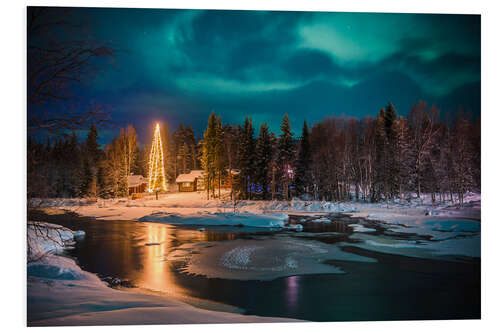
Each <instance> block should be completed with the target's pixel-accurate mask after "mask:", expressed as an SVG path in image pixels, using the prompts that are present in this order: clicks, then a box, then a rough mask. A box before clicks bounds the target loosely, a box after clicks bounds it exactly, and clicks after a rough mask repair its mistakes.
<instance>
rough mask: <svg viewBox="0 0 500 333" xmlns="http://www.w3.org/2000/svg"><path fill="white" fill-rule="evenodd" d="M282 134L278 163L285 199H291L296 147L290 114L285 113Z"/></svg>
mask: <svg viewBox="0 0 500 333" xmlns="http://www.w3.org/2000/svg"><path fill="white" fill-rule="evenodd" d="M280 129H281V134H280V137H279V143H278V163H279V168H280V176H281V177H280V178H281V184H282V191H283V198H284V199H285V200H288V199H289V198H290V179H291V178H292V177H293V170H292V165H293V163H294V156H295V145H294V142H293V133H292V130H291V127H290V120H289V119H288V114H286V113H285V116H284V117H283V122H282V123H281V127H280Z"/></svg>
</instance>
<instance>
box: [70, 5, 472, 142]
mask: <svg viewBox="0 0 500 333" xmlns="http://www.w3.org/2000/svg"><path fill="white" fill-rule="evenodd" d="M75 10H76V11H78V13H79V15H81V16H82V17H85V18H89V20H90V22H91V28H92V31H93V33H94V35H95V36H96V37H98V38H101V39H104V40H110V41H112V42H113V43H114V45H115V46H116V47H117V48H119V49H122V50H124V52H122V53H121V54H120V55H119V56H118V57H117V59H116V61H115V66H114V67H113V68H110V69H108V70H107V71H106V72H105V73H103V75H101V76H100V78H99V79H98V80H97V81H95V82H92V83H91V84H88V85H86V86H85V87H84V88H82V89H81V91H80V94H81V95H82V96H86V98H88V99H91V100H93V101H96V102H103V103H106V104H108V105H110V106H111V107H112V110H113V111H112V116H113V119H114V120H115V121H118V122H120V123H133V124H135V125H136V126H137V127H138V129H139V131H141V129H144V132H145V134H144V135H150V133H149V132H151V130H150V129H149V127H150V125H151V122H152V121H155V120H162V121H166V122H168V123H169V124H171V126H172V127H176V126H177V125H178V124H179V123H180V122H182V123H184V124H190V125H192V126H193V128H194V129H195V131H196V132H197V133H198V134H200V133H201V131H202V129H203V128H204V126H205V124H206V120H207V118H208V115H209V113H210V111H211V110H214V111H215V112H216V113H219V114H221V115H222V119H223V121H224V122H227V123H234V122H241V121H242V120H243V119H244V118H245V116H247V115H249V116H252V118H253V119H254V121H255V122H256V124H255V127H257V126H259V125H260V123H261V122H263V121H266V122H268V123H269V125H270V127H271V129H272V130H274V131H277V130H278V129H279V123H280V121H281V118H282V117H283V114H284V113H285V112H287V113H288V114H289V116H290V118H291V120H292V125H293V129H294V131H295V132H296V133H298V132H299V129H300V127H301V124H302V121H303V120H304V118H306V119H307V120H308V121H309V123H311V124H312V123H314V122H316V121H318V120H321V119H323V118H324V117H325V116H329V115H336V116H341V115H344V116H353V117H364V116H368V115H369V116H376V114H377V112H378V110H379V109H380V108H381V107H383V106H384V105H386V104H387V103H388V102H389V101H391V102H393V103H394V104H395V106H396V108H397V109H398V111H399V113H401V114H406V113H407V112H408V111H409V109H410V108H411V106H412V105H413V103H415V102H416V101H418V100H419V99H423V100H426V101H428V102H429V103H436V105H437V106H438V107H439V108H440V109H441V110H442V112H443V113H446V112H454V111H456V109H457V108H458V106H459V105H461V106H463V108H464V109H470V110H471V111H472V112H473V113H475V114H479V112H480V110H479V109H480V51H481V45H480V16H478V15H428V14H422V15H417V14H371V13H315V12H265V11H215V10H213V11H205V10H160V9H96V8H94V9H88V8H87V9H86V8H80V9H75Z"/></svg>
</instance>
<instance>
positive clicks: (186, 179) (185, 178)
mask: <svg viewBox="0 0 500 333" xmlns="http://www.w3.org/2000/svg"><path fill="white" fill-rule="evenodd" d="M200 177H203V170H191V172H190V173H181V174H180V175H179V176H178V177H177V179H176V180H175V182H176V183H192V182H194V180H195V179H196V178H200Z"/></svg>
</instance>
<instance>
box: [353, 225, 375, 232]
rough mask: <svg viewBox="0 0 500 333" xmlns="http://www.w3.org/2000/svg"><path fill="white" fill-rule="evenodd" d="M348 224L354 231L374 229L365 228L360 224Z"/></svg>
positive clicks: (371, 229) (371, 230) (372, 230)
mask: <svg viewBox="0 0 500 333" xmlns="http://www.w3.org/2000/svg"><path fill="white" fill-rule="evenodd" d="M349 226H350V227H351V228H352V229H353V231H354V232H374V231H376V230H375V229H373V228H367V227H365V226H364V225H362V224H349Z"/></svg>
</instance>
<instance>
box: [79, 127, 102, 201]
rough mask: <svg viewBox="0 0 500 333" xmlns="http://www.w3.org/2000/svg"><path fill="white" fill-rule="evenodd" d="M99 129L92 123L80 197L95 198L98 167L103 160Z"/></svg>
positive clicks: (85, 153)
mask: <svg viewBox="0 0 500 333" xmlns="http://www.w3.org/2000/svg"><path fill="white" fill-rule="evenodd" d="M98 138H99V137H98V134H97V128H96V126H95V124H94V123H92V125H91V127H90V130H89V132H88V133H87V140H86V141H85V145H84V150H83V162H82V170H81V177H80V178H81V179H80V189H79V193H80V196H83V197H86V196H90V197H95V196H97V193H98V188H97V166H98V163H99V160H100V159H101V150H100V148H99V143H98V141H97V140H98Z"/></svg>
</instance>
